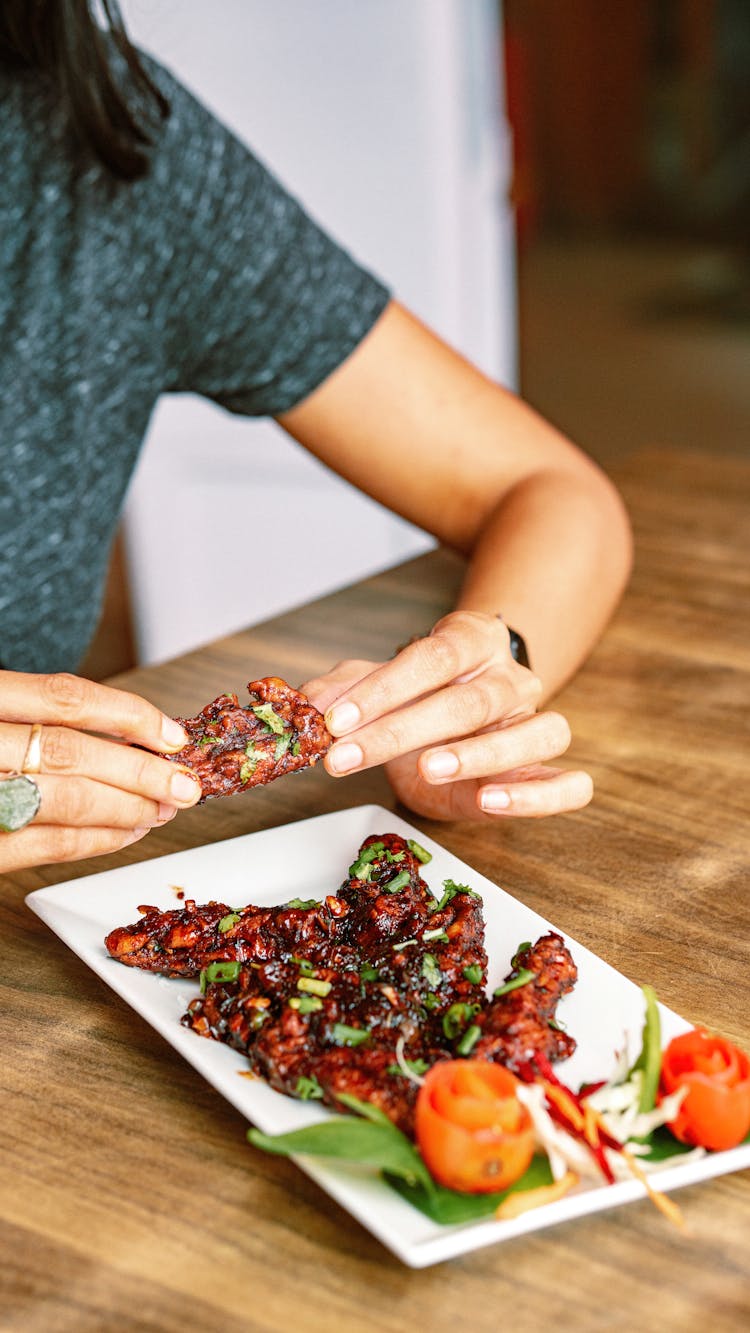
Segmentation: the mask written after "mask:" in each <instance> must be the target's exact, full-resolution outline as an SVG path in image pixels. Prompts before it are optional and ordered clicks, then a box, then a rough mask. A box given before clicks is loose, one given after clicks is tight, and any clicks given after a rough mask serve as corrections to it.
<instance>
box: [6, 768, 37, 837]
mask: <svg viewBox="0 0 750 1333" xmlns="http://www.w3.org/2000/svg"><path fill="white" fill-rule="evenodd" d="M41 803H42V793H41V792H40V790H39V788H38V787H37V785H36V783H35V781H34V779H33V778H29V777H26V775H25V774H24V773H13V774H11V776H10V777H9V778H0V833H16V832H17V831H18V829H22V828H26V825H27V824H30V823H31V821H32V819H33V818H34V815H35V814H36V813H37V811H38V809H39V806H40V805H41Z"/></svg>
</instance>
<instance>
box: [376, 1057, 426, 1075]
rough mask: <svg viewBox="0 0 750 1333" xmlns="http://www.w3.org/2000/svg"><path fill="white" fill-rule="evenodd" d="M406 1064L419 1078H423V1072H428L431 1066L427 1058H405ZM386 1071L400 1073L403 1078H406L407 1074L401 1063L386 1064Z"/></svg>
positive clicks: (387, 1072)
mask: <svg viewBox="0 0 750 1333" xmlns="http://www.w3.org/2000/svg"><path fill="white" fill-rule="evenodd" d="M404 1064H405V1065H406V1067H407V1069H408V1070H410V1072H411V1073H412V1074H416V1075H417V1077H418V1078H421V1076H422V1074H426V1073H427V1070H428V1069H429V1067H430V1066H429V1065H428V1063H427V1061H426V1060H404ZM385 1072H386V1074H394V1075H398V1074H400V1075H401V1077H402V1078H406V1074H405V1073H404V1071H403V1069H402V1068H401V1066H400V1065H395V1064H394V1065H386V1070H385Z"/></svg>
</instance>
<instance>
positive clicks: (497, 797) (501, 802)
mask: <svg viewBox="0 0 750 1333" xmlns="http://www.w3.org/2000/svg"><path fill="white" fill-rule="evenodd" d="M479 804H480V805H481V807H482V809H483V810H486V811H487V813H488V814H490V815H492V814H495V813H496V812H497V811H498V810H507V809H508V806H509V805H510V792H507V791H505V790H504V789H503V788H502V787H485V788H484V790H483V792H482V794H481V796H480V797H479Z"/></svg>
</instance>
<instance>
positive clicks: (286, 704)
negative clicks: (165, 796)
mask: <svg viewBox="0 0 750 1333" xmlns="http://www.w3.org/2000/svg"><path fill="white" fill-rule="evenodd" d="M247 688H248V692H249V695H250V703H249V704H248V705H247V706H244V705H241V704H240V702H239V699H238V698H237V695H236V694H220V695H219V696H218V698H217V699H214V701H213V703H210V704H207V705H206V707H205V708H204V709H202V711H201V712H200V713H198V714H197V716H196V717H188V718H184V717H181V718H178V719H177V721H178V722H180V723H181V724H182V726H183V727H184V728H185V730H186V732H187V734H188V737H189V740H188V744H187V745H185V746H184V747H183V748H182V749H181V750H178V752H177V753H176V754H167V755H165V756H164V758H165V759H170V760H172V762H173V763H176V764H181V765H182V766H183V767H184V768H190V769H192V771H193V772H194V773H195V774H196V776H197V777H198V779H199V781H200V784H201V791H202V793H203V794H202V796H201V801H205V800H208V798H209V797H210V796H231V795H232V794H233V793H234V792H239V791H246V790H247V789H248V788H249V787H257V786H260V785H262V784H264V783H267V782H273V780H274V778H280V777H283V776H284V774H285V773H294V772H296V771H297V769H300V768H309V767H310V766H311V765H312V764H316V763H317V762H318V760H319V759H321V758H322V757H323V755H324V754H326V752H327V751H328V750H329V749H330V747H331V745H332V744H333V737H332V736H331V734H330V732H329V731H328V728H327V727H326V724H325V721H324V719H323V714H322V713H320V712H318V709H317V708H315V707H314V706H313V704H311V703H310V701H309V699H306V698H305V696H304V694H300V692H299V690H294V689H292V687H291V685H287V684H286V682H285V681H283V680H280V679H279V678H278V677H277V676H269V677H268V678H266V679H265V680H251V681H250V683H249V684H248V687H247Z"/></svg>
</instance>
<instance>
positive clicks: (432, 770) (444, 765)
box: [424, 750, 458, 778]
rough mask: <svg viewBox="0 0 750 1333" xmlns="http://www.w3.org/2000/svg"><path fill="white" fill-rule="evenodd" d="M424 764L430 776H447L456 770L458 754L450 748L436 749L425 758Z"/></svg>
mask: <svg viewBox="0 0 750 1333" xmlns="http://www.w3.org/2000/svg"><path fill="white" fill-rule="evenodd" d="M424 766H425V769H426V771H427V773H428V774H429V776H430V777H431V778H449V777H450V776H451V775H452V774H453V773H457V772H458V755H456V754H454V753H453V751H452V750H438V752H437V754H431V755H429V756H428V758H427V759H425V761H424Z"/></svg>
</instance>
